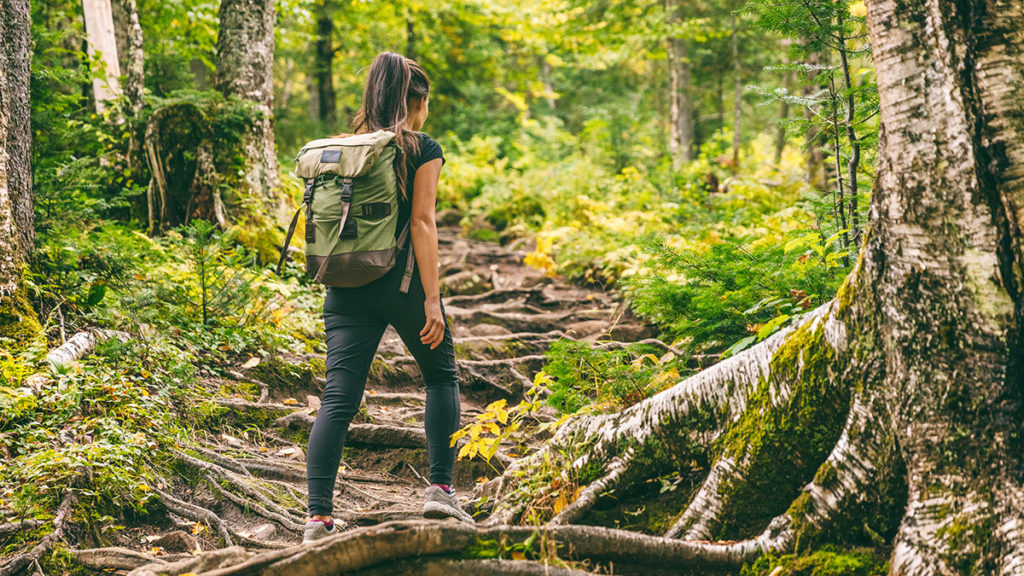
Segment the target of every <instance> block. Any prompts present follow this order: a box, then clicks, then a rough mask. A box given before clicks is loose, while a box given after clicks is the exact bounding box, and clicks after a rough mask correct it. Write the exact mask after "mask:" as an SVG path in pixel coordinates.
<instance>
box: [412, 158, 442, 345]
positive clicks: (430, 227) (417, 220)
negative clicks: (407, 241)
mask: <svg viewBox="0 0 1024 576" xmlns="http://www.w3.org/2000/svg"><path fill="white" fill-rule="evenodd" d="M441 164H442V161H441V159H440V158H436V159H434V160H431V161H429V162H427V163H426V164H423V165H422V166H420V167H419V169H418V170H417V171H416V177H415V179H414V180H413V194H412V219H411V221H410V223H409V233H410V234H411V235H412V247H413V251H414V252H415V254H416V265H417V266H419V267H420V281H421V282H422V283H423V292H424V293H426V295H427V299H426V301H424V303H423V309H424V312H425V313H426V316H427V323H426V325H424V326H423V330H420V341H422V342H423V343H424V344H427V345H429V346H430V348H431V349H434V348H436V347H437V346H438V345H439V344H440V343H441V341H442V340H443V339H444V317H443V316H442V314H441V286H440V281H439V280H438V277H437V224H436V223H435V221H434V203H435V200H436V198H437V181H438V178H440V176H441Z"/></svg>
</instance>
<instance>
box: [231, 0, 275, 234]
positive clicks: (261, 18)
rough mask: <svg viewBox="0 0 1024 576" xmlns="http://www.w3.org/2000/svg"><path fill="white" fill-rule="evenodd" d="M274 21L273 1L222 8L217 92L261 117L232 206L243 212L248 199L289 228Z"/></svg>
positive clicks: (246, 147)
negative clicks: (278, 146)
mask: <svg viewBox="0 0 1024 576" xmlns="http://www.w3.org/2000/svg"><path fill="white" fill-rule="evenodd" d="M274 16H275V12H274V2H273V0H223V1H222V2H221V3H220V30H219V31H218V34H217V73H216V80H215V82H214V87H215V88H216V89H217V90H219V91H220V92H221V93H223V94H224V95H225V96H236V97H238V98H242V99H245V100H249V101H250V102H252V103H253V104H255V107H256V110H257V111H258V112H259V117H258V118H255V119H254V120H253V122H252V124H251V126H250V129H249V133H248V134H247V135H246V137H245V138H244V140H243V148H242V150H241V152H242V154H243V156H244V158H245V171H244V172H245V173H244V176H243V178H242V180H243V185H244V188H245V189H243V190H240V191H237V192H236V195H237V196H236V197H235V198H232V199H231V200H230V201H228V204H229V205H231V206H232V207H236V208H237V207H238V206H239V205H240V201H241V200H242V199H243V198H244V197H246V196H250V197H252V198H255V199H258V200H260V201H261V202H262V204H263V209H264V211H265V212H266V215H267V216H269V218H270V220H271V221H272V222H274V223H283V222H285V221H287V218H288V214H287V212H288V203H287V199H286V198H285V197H284V195H283V194H282V192H281V182H280V170H279V168H278V163H277V153H276V151H275V147H274V120H273V102H274V77H273V66H274ZM235 217H238V215H237V214H236V215H235Z"/></svg>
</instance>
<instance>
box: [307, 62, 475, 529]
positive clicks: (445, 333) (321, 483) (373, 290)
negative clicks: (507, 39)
mask: <svg viewBox="0 0 1024 576" xmlns="http://www.w3.org/2000/svg"><path fill="white" fill-rule="evenodd" d="M429 96H430V80H429V79H428V78H427V75H426V73H425V72H424V71H423V68H421V67H420V66H419V65H418V64H417V63H416V62H414V61H413V60H410V59H408V58H405V57H403V56H401V55H399V54H395V53H392V52H383V53H381V54H379V55H378V56H377V57H376V58H375V59H374V60H373V64H371V65H370V73H369V78H368V79H367V81H366V90H365V91H364V93H363V104H362V108H361V109H360V110H359V112H358V114H356V117H355V119H354V121H353V125H354V128H355V133H356V134H361V133H367V132H375V131H377V130H389V131H391V132H393V133H394V134H395V137H394V142H395V144H396V145H397V146H398V147H399V148H400V152H399V154H398V155H397V156H396V160H395V172H396V176H397V180H398V186H399V193H400V199H399V210H398V226H397V228H396V229H397V230H401V229H403V228H404V226H405V224H406V222H409V224H410V227H409V228H410V229H409V233H410V236H411V242H410V243H411V244H412V248H413V254H414V255H415V259H416V266H415V272H414V275H413V278H412V282H411V284H410V287H409V291H408V293H406V294H402V293H401V292H400V291H399V286H400V284H401V281H402V275H403V271H404V270H403V269H404V266H395V267H394V268H392V269H391V271H390V272H388V273H387V274H386V275H384V276H383V277H381V278H379V279H377V280H374V281H372V282H370V283H369V284H365V285H363V286H359V287H356V288H339V287H333V286H330V287H328V288H327V296H326V299H325V301H324V328H325V331H326V335H327V373H326V386H325V390H324V394H323V397H322V400H321V404H320V409H319V411H318V413H317V416H316V422H315V423H314V424H313V429H312V431H311V432H310V435H309V447H308V451H307V454H306V478H307V483H308V487H309V514H310V520H309V522H307V523H306V526H305V530H304V533H303V543H309V542H313V541H316V540H318V539H320V538H324V537H326V536H330V535H333V534H336V533H338V532H339V531H340V529H341V528H342V527H343V526H339V524H341V522H340V521H337V520H335V519H334V518H333V517H332V515H331V514H332V512H333V499H332V496H333V494H334V482H335V479H336V477H337V474H338V465H339V463H340V462H341V450H342V448H343V447H344V445H345V436H346V434H347V432H348V427H349V424H350V423H351V421H352V417H353V416H355V414H356V412H357V410H358V409H359V404H360V402H361V401H362V398H363V389H364V387H365V385H366V378H367V375H368V373H369V370H370V363H371V362H372V361H373V357H374V355H375V354H376V352H377V346H378V344H380V339H381V337H382V336H383V334H384V330H385V329H386V328H387V326H388V324H390V325H392V326H394V328H395V331H396V332H398V335H399V336H400V337H401V338H402V342H404V343H405V346H406V348H408V349H409V352H410V353H411V354H412V356H413V358H415V360H416V363H417V364H418V365H419V368H420V372H421V373H422V374H423V380H424V384H425V385H426V396H427V400H426V414H425V418H424V427H425V429H426V435H427V456H428V458H429V461H430V482H431V485H430V487H429V488H427V490H426V501H425V502H424V505H423V515H424V516H426V517H428V518H445V517H454V518H457V519H460V520H463V521H466V522H473V517H472V516H470V515H469V514H468V513H466V512H465V511H464V510H463V509H462V507H461V506H460V505H459V502H458V500H457V499H456V496H455V492H454V490H452V488H451V483H452V473H453V469H454V465H455V448H453V447H451V446H450V437H451V434H452V433H453V432H455V431H456V430H457V429H458V428H459V424H460V421H459V416H460V405H459V382H458V375H457V372H456V368H455V350H454V345H453V342H452V333H451V328H450V327H449V326H448V322H447V320H446V318H445V313H444V307H443V306H442V304H441V293H440V287H439V280H438V264H437V228H436V226H435V223H434V204H435V198H436V197H437V181H438V177H439V176H440V173H441V166H442V165H443V164H444V154H443V152H442V151H441V146H440V145H439V144H438V143H437V142H435V141H434V140H433V139H432V138H430V136H427V135H426V134H424V133H422V132H420V131H419V130H420V128H421V127H422V126H423V123H424V121H426V119H427V108H428V99H429ZM410 243H406V246H405V247H404V248H403V249H402V250H401V252H399V253H398V256H397V258H395V261H396V262H399V263H401V262H405V261H406V258H407V256H408V250H409V244H410Z"/></svg>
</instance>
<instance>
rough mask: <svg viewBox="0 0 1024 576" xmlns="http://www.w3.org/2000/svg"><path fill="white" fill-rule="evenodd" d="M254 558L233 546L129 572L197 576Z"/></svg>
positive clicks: (134, 575) (136, 575)
mask: <svg viewBox="0 0 1024 576" xmlns="http://www.w3.org/2000/svg"><path fill="white" fill-rule="evenodd" d="M250 556H252V553H251V552H248V551H247V550H246V549H245V548H242V547H241V546H231V547H228V548H222V549H220V550H211V551H209V552H204V553H202V554H200V555H199V556H192V557H190V558H184V559H182V560H177V561H174V562H164V561H162V560H160V559H156V560H157V561H156V562H154V563H151V564H147V565H145V566H142V567H139V568H136V569H135V570H132V571H131V572H129V575H130V576H165V575H167V574H171V575H178V574H187V573H191V574H195V573H203V572H207V571H210V570H216V569H218V568H222V567H225V566H232V565H236V564H238V563H240V562H244V561H245V560H246V559H247V558H249V557H250Z"/></svg>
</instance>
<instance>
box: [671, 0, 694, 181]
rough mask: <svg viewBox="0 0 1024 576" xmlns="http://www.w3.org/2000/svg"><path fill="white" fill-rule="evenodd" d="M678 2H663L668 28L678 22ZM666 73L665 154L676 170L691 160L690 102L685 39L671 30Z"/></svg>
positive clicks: (691, 118)
mask: <svg viewBox="0 0 1024 576" xmlns="http://www.w3.org/2000/svg"><path fill="white" fill-rule="evenodd" d="M681 15H682V11H681V6H680V0H665V21H666V23H667V24H668V25H669V26H670V27H671V26H675V25H677V24H678V23H679V20H680V18H681ZM668 70H669V89H668V91H669V153H670V154H671V156H672V166H673V168H675V169H678V168H679V167H680V166H682V165H683V163H685V162H689V161H691V160H693V104H692V102H691V101H690V56H689V54H688V51H687V46H686V40H685V39H683V38H680V37H678V36H677V35H675V33H673V32H672V31H670V32H669V35H668Z"/></svg>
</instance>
